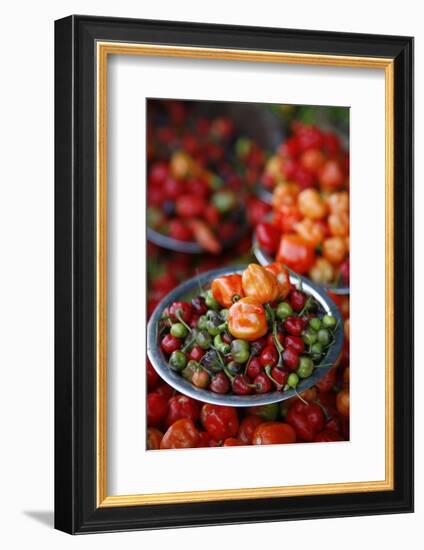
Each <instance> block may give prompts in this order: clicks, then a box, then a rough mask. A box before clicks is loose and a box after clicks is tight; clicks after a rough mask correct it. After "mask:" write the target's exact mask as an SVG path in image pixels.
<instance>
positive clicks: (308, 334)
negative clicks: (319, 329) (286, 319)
mask: <svg viewBox="0 0 424 550" xmlns="http://www.w3.org/2000/svg"><path fill="white" fill-rule="evenodd" d="M302 337H303V341H304V342H305V344H307V345H308V346H312V344H314V343H315V342H316V341H317V333H316V332H315V331H314V330H310V329H307V330H305V332H304V333H303V334H302Z"/></svg>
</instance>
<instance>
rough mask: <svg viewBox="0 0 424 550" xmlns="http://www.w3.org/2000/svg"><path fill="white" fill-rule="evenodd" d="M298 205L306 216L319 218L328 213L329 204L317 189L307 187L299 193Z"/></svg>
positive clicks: (313, 218) (312, 218)
mask: <svg viewBox="0 0 424 550" xmlns="http://www.w3.org/2000/svg"><path fill="white" fill-rule="evenodd" d="M297 205H298V207H299V210H300V211H301V212H302V214H303V215H304V216H305V217H306V218H310V219H311V220H319V219H321V218H323V217H324V216H325V215H326V213H327V205H326V204H325V202H324V201H323V200H322V199H321V196H320V194H319V193H318V191H317V190H316V189H305V190H304V191H302V192H301V193H300V194H299V197H298V201H297Z"/></svg>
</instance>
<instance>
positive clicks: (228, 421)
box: [200, 403, 239, 441]
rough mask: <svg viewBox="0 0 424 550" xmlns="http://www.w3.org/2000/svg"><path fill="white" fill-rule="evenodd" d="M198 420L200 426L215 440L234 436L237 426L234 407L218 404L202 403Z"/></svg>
mask: <svg viewBox="0 0 424 550" xmlns="http://www.w3.org/2000/svg"><path fill="white" fill-rule="evenodd" d="M200 420H201V422H202V426H203V427H204V428H205V430H206V431H207V432H208V433H209V434H210V436H211V437H212V438H213V439H214V440H215V441H224V440H225V439H227V438H228V437H235V436H236V434H237V431H238V428H239V421H238V416H237V412H236V409H235V408H234V407H224V406H220V405H211V404H209V403H206V404H205V405H203V407H202V410H201V413H200Z"/></svg>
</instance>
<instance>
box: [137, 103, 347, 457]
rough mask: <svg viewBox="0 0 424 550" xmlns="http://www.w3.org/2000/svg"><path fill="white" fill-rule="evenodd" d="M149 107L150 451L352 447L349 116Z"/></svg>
mask: <svg viewBox="0 0 424 550" xmlns="http://www.w3.org/2000/svg"><path fill="white" fill-rule="evenodd" d="M146 110H147V116H146V118H147V141H146V143H147V160H148V163H147V175H146V194H147V232H146V234H147V240H148V243H147V246H146V250H147V253H146V254H147V258H146V265H147V273H148V282H147V285H148V289H147V294H148V298H147V299H148V304H147V311H148V317H149V320H148V328H147V335H148V344H147V347H148V357H147V358H146V376H147V385H146V387H147V392H148V393H147V398H146V406H147V414H146V421H147V432H146V433H147V441H146V448H147V449H148V450H158V449H180V448H193V447H229V446H245V445H269V444H292V443H312V442H338V441H348V440H349V356H350V352H349V221H350V216H349V108H347V107H327V106H326V107H320V106H314V105H283V104H266V103H264V104H259V103H236V102H215V101H195V100H187V101H184V100H175V99H150V98H149V99H148V100H147V101H146ZM140 185H144V182H140Z"/></svg>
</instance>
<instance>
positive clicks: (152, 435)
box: [147, 428, 163, 451]
mask: <svg viewBox="0 0 424 550" xmlns="http://www.w3.org/2000/svg"><path fill="white" fill-rule="evenodd" d="M162 437H163V433H162V432H161V431H160V430H158V429H157V428H147V450H148V451H153V450H157V449H160V442H161V441H162Z"/></svg>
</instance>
